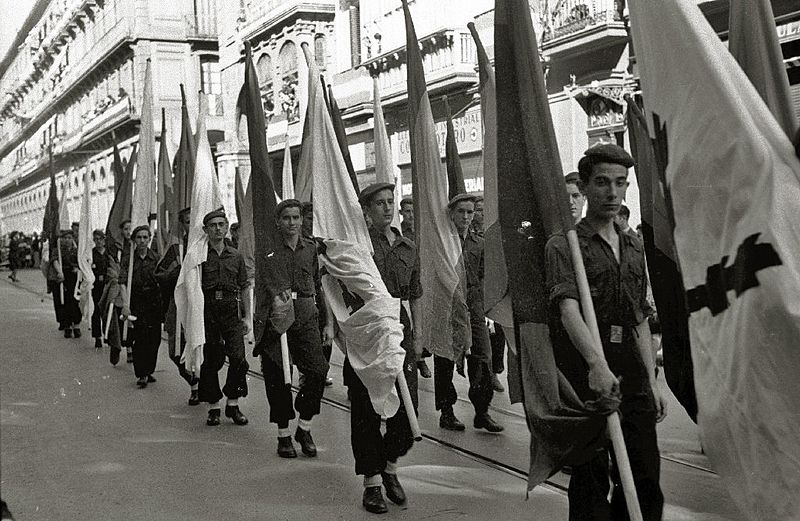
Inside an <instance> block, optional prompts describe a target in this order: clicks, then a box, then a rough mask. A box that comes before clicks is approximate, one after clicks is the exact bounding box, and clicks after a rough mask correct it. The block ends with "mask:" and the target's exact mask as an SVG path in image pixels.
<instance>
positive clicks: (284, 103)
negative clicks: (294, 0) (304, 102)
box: [278, 42, 300, 123]
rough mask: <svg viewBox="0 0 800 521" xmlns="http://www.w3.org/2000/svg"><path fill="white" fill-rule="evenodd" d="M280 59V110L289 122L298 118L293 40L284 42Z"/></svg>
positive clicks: (295, 57) (295, 54) (295, 59)
mask: <svg viewBox="0 0 800 521" xmlns="http://www.w3.org/2000/svg"><path fill="white" fill-rule="evenodd" d="M278 59H279V61H280V65H279V67H280V75H281V86H280V91H279V92H278V101H279V103H280V106H279V107H278V108H279V109H280V112H281V113H282V114H285V115H286V117H287V119H288V120H289V123H292V122H294V121H297V120H298V119H300V102H299V100H298V99H297V83H298V79H297V78H298V75H297V46H296V45H295V44H294V42H286V43H285V44H283V47H281V52H280V54H279V55H278Z"/></svg>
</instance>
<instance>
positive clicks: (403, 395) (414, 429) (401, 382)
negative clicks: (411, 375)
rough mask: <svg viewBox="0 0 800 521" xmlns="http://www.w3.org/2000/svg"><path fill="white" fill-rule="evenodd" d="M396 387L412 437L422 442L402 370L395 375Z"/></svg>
mask: <svg viewBox="0 0 800 521" xmlns="http://www.w3.org/2000/svg"><path fill="white" fill-rule="evenodd" d="M397 387H398V388H399V389H400V399H401V400H403V407H405V409H406V416H408V424H409V426H411V434H412V435H413V436H414V441H422V431H421V430H419V421H418V420H417V411H416V410H415V409H414V402H413V401H412V400H411V392H410V391H409V390H408V382H406V373H405V372H403V370H402V369H401V370H400V373H398V375H397Z"/></svg>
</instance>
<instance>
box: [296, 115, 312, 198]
mask: <svg viewBox="0 0 800 521" xmlns="http://www.w3.org/2000/svg"><path fill="white" fill-rule="evenodd" d="M310 133H311V128H310V126H309V124H308V111H306V115H305V118H304V119H303V135H302V136H301V139H300V143H301V146H300V162H299V163H298V164H297V178H296V179H295V183H294V198H295V199H297V200H298V201H301V202H304V203H306V202H309V201H311V191H312V189H313V188H314V186H313V185H314V172H312V171H311V170H310V168H311V161H310V160H309V159H308V155H309V151H308V150H306V147H304V146H302V143H305V142H307V141H308V140H309V139H310Z"/></svg>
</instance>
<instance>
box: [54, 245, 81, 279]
mask: <svg viewBox="0 0 800 521" xmlns="http://www.w3.org/2000/svg"><path fill="white" fill-rule="evenodd" d="M56 255H58V252H56ZM56 259H58V257H56ZM77 267H78V248H76V247H75V243H74V242H73V243H71V244H70V245H69V246H67V245H65V244H63V243H62V244H61V271H62V272H64V273H65V274H67V273H72V272H73V271H74V270H75V269H76V268H77Z"/></svg>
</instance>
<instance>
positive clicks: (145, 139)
mask: <svg viewBox="0 0 800 521" xmlns="http://www.w3.org/2000/svg"><path fill="white" fill-rule="evenodd" d="M140 116H141V117H140V121H141V123H140V124H141V128H140V130H139V155H137V156H136V184H135V187H134V188H135V189H134V192H133V210H132V212H131V229H134V228H136V227H137V226H141V225H143V224H145V225H148V226H149V225H150V217H151V216H153V215H155V213H156V211H157V210H158V200H157V199H156V160H155V146H156V145H155V143H156V133H155V130H154V129H153V75H152V72H151V67H150V60H149V59H148V60H147V65H146V66H145V72H144V91H143V93H142V110H141V112H140ZM131 258H133V257H131ZM132 262H133V261H131V263H132ZM131 266H133V264H131Z"/></svg>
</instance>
